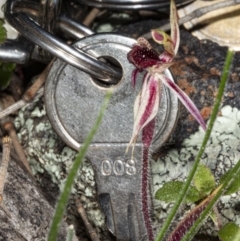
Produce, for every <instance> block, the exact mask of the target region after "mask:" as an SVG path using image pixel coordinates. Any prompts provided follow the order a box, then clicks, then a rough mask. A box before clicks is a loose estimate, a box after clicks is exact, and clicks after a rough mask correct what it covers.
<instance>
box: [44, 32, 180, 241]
mask: <svg viewBox="0 0 240 241" xmlns="http://www.w3.org/2000/svg"><path fill="white" fill-rule="evenodd" d="M134 43H136V41H135V40H133V39H131V38H128V37H124V36H120V35H116V34H96V35H92V36H90V37H86V38H84V39H81V40H80V41H78V42H77V43H75V44H74V47H75V48H77V49H81V50H82V51H85V52H87V53H88V54H90V55H93V56H94V57H97V58H100V57H104V59H105V60H108V61H109V62H110V63H111V64H115V65H116V66H118V67H119V68H121V69H122V78H121V79H120V80H119V82H118V83H117V84H116V85H111V86H110V85H106V84H103V83H102V82H101V81H99V80H96V79H93V78H92V77H91V76H89V75H88V74H86V73H85V72H82V71H80V70H79V69H76V68H74V67H72V66H70V65H68V64H66V63H64V62H63V61H61V60H57V61H55V63H54V64H53V66H52V68H51V70H50V72H49V75H48V78H47V83H46V86H45V103H46V110H47V113H48V116H49V119H50V121H51V123H52V125H53V127H54V129H55V131H56V132H57V133H58V135H59V136H60V137H61V138H62V139H63V140H64V141H65V142H66V144H68V145H69V146H70V147H72V148H74V149H76V150H79V148H81V146H82V143H83V142H84V140H85V138H86V136H87V134H88V133H89V131H90V130H91V128H92V126H93V125H94V122H95V119H96V117H97V116H98V114H99V110H100V107H101V104H102V101H103V98H104V96H105V94H106V91H107V90H108V88H112V89H113V96H112V98H111V100H110V104H109V106H108V108H107V110H106V112H105V115H104V118H103V121H102V123H101V126H100V129H99V131H98V133H97V134H96V136H95V137H94V140H93V143H92V144H91V145H90V147H89V149H88V153H87V156H86V158H87V159H89V160H90V161H91V163H92V165H93V168H94V171H95V178H96V183H97V191H98V197H99V204H100V206H101V208H102V210H103V212H104V213H105V215H106V223H107V227H108V229H109V230H110V231H111V232H112V233H113V234H114V235H115V236H116V238H117V240H124V241H125V240H139V239H144V238H143V237H145V235H146V228H145V225H144V221H143V216H142V212H141V210H142V206H141V205H142V204H141V202H140V199H141V191H140V190H141V170H142V149H143V146H142V143H141V141H140V139H141V138H139V140H138V142H137V144H136V147H135V151H134V158H132V157H131V152H130V153H127V154H126V153H125V152H126V147H127V145H128V142H129V140H130V137H131V133H132V128H133V104H134V100H135V98H136V96H137V94H138V92H139V90H140V88H141V85H142V80H141V79H139V80H138V81H137V86H136V87H135V89H134V88H133V87H132V85H131V72H132V70H133V68H134V67H133V66H132V65H131V64H129V63H128V61H127V57H126V56H127V53H128V52H129V51H130V49H131V47H132V45H133V44H134ZM166 74H167V75H168V77H169V78H172V76H171V74H170V72H169V71H167V72H166ZM177 112H178V101H177V98H176V97H175V95H173V94H172V93H171V91H170V90H168V89H164V91H163V97H162V102H161V106H160V109H159V113H158V116H157V123H156V131H155V139H154V142H153V145H152V148H151V152H153V151H155V150H156V149H157V148H159V147H160V146H161V145H162V144H163V143H164V142H165V141H166V139H167V138H168V136H169V134H170V133H171V130H172V128H173V126H174V124H175V120H176V117H177Z"/></svg>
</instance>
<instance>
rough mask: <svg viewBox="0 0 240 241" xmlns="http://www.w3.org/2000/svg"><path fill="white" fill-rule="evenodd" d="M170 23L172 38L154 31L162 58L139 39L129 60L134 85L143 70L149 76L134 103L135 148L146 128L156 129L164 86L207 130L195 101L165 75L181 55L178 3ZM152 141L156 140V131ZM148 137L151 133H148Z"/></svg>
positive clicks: (173, 4)
mask: <svg viewBox="0 0 240 241" xmlns="http://www.w3.org/2000/svg"><path fill="white" fill-rule="evenodd" d="M170 22H171V36H169V35H168V34H166V33H165V32H163V31H161V30H159V29H153V30H152V38H153V40H154V41H155V42H157V43H159V44H162V45H163V47H164V51H163V53H162V54H160V55H159V54H158V53H157V52H156V51H155V50H154V49H152V47H151V45H150V44H149V42H148V41H147V40H146V39H144V38H139V39H138V40H137V44H135V45H133V48H132V50H131V51H130V52H129V53H128V56H127V57H128V60H129V62H130V63H132V64H133V65H134V66H135V67H136V69H135V70H134V71H133V73H132V82H133V85H135V83H136V78H137V74H138V73H139V72H141V71H143V70H146V74H145V75H144V79H143V86H142V90H141V91H140V93H139V95H138V96H137V98H136V100H135V103H134V126H133V133H132V137H131V140H130V142H129V146H130V145H131V144H135V143H136V140H137V137H138V134H139V133H140V131H142V130H143V129H144V128H152V126H153V125H152V124H150V123H152V122H153V121H154V119H155V117H156V115H157V113H158V109H159V104H160V101H161V96H162V89H163V85H165V86H167V87H168V88H169V89H171V90H172V91H173V92H174V93H175V94H176V95H177V97H178V98H179V100H180V101H181V102H182V103H183V105H184V106H185V107H186V108H187V109H188V111H189V112H190V113H191V114H192V115H193V117H194V118H195V119H196V120H197V121H198V123H199V124H200V125H201V126H202V128H203V129H204V130H206V124H205V122H204V120H203V118H202V116H201V114H200V112H199V110H198V109H197V107H196V106H195V104H194V103H193V102H192V101H191V99H190V98H189V97H188V96H187V95H186V94H185V93H184V92H183V91H182V90H181V89H180V88H179V86H178V85H176V84H175V83H174V82H173V81H172V80H171V79H169V78H168V77H167V76H166V75H165V74H164V71H165V70H166V69H167V68H169V67H170V66H171V65H173V64H174V62H173V59H174V57H175V56H176V54H177V51H178V47H179V42H180V33H179V27H178V16H177V9H176V6H175V3H174V0H171V6H170ZM149 131H150V132H151V133H152V136H151V138H150V139H151V140H152V138H153V131H152V130H149ZM144 133H147V131H146V130H145V131H144ZM144 133H143V135H142V140H143V144H144V145H147V146H149V145H150V142H149V135H148V137H147V139H146V138H145V137H144Z"/></svg>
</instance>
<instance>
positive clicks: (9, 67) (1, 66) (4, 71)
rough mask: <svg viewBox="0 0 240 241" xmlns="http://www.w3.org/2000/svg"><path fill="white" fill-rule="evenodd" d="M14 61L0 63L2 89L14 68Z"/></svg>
mask: <svg viewBox="0 0 240 241" xmlns="http://www.w3.org/2000/svg"><path fill="white" fill-rule="evenodd" d="M15 67H16V64H14V63H0V88H1V89H4V88H6V87H7V86H8V84H9V82H10V78H11V76H12V72H13V70H14V69H15Z"/></svg>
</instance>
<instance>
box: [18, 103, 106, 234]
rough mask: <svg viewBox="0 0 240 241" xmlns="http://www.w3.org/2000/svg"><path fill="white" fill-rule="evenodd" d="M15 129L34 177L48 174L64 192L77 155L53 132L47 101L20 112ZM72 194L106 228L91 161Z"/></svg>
mask: <svg viewBox="0 0 240 241" xmlns="http://www.w3.org/2000/svg"><path fill="white" fill-rule="evenodd" d="M15 126H16V128H17V132H18V137H19V139H20V141H21V143H22V145H23V147H24V149H25V152H26V153H27V158H28V161H29V163H30V166H31V168H32V170H33V173H34V174H35V175H37V174H38V173H43V172H47V173H48V174H49V175H50V176H51V181H52V182H54V183H56V184H57V185H58V187H59V188H60V190H61V189H62V187H63V184H64V182H65V180H66V177H67V174H68V171H69V170H70V168H71V167H72V164H73V161H74V159H75V157H76V154H77V153H76V151H74V150H72V149H71V148H69V147H67V146H66V145H65V144H64V143H63V142H62V141H61V140H60V138H59V137H58V136H57V135H56V133H55V132H54V130H53V129H52V127H51V124H50V122H49V121H48V118H47V116H46V111H45V107H44V103H43V101H42V100H41V101H37V102H34V103H31V104H30V105H28V106H27V107H25V108H23V109H22V110H20V111H19V114H18V116H17V117H16V119H15ZM72 192H73V193H75V194H77V195H78V197H79V199H80V200H81V201H82V203H83V205H84V207H85V208H86V212H87V213H88V215H89V219H90V220H91V221H92V222H93V223H94V224H95V226H97V227H100V228H102V227H104V223H105V221H104V220H105V218H104V216H103V214H102V212H101V211H100V209H99V207H98V203H97V198H96V190H95V181H94V173H93V169H92V166H91V165H90V164H89V163H88V162H87V161H84V162H83V164H82V167H81V169H80V170H79V173H78V177H77V179H76V181H75V185H74V188H73V190H72ZM103 229H105V228H103Z"/></svg>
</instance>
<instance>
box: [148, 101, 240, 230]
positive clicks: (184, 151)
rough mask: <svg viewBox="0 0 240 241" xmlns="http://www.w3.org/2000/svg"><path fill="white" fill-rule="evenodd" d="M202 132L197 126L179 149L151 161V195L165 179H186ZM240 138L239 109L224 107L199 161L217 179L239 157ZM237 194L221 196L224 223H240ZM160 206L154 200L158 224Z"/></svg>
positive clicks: (160, 213) (161, 213)
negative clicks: (230, 221)
mask: <svg viewBox="0 0 240 241" xmlns="http://www.w3.org/2000/svg"><path fill="white" fill-rule="evenodd" d="M204 134H205V133H204V131H203V130H202V128H199V131H197V132H196V133H194V134H192V135H191V136H190V137H189V138H187V139H185V140H184V141H183V143H182V147H181V149H174V148H173V149H170V150H169V151H168V152H167V154H166V155H165V156H164V157H161V158H159V160H158V161H157V162H155V161H152V184H153V188H152V189H153V194H154V193H155V192H156V191H157V190H158V189H159V188H160V187H162V185H163V184H164V183H165V182H168V181H172V180H182V181H183V180H185V179H186V177H187V175H188V173H189V171H190V170H191V168H192V165H193V161H194V158H195V157H196V155H197V153H198V150H199V148H200V145H201V142H202V140H203V138H204ZM239 138H240V111H239V110H238V109H237V108H232V107H231V106H224V107H223V108H222V109H221V112H220V114H219V116H218V117H217V120H216V122H215V124H214V127H213V131H212V134H211V137H210V140H209V142H208V144H207V148H206V150H205V152H204V155H203V157H202V163H204V164H205V165H207V166H208V167H209V168H210V169H211V170H212V172H213V173H214V176H215V179H216V180H217V181H218V180H219V178H220V177H221V176H222V175H223V174H224V173H225V172H226V171H227V170H229V169H230V168H231V167H233V166H234V165H235V164H236V162H237V161H238V160H239V157H240V155H239V154H238V153H239V144H240V140H239ZM236 195H237V198H236ZM239 195H240V192H239V193H237V194H233V195H231V196H224V197H222V198H221V199H220V202H219V204H218V207H219V212H220V214H221V218H222V221H223V223H225V222H227V221H229V220H232V221H234V222H236V223H237V224H238V225H240V222H239V221H240V218H239V217H238V216H239V215H238V214H239V212H237V211H236V210H234V205H235V203H236V200H238V199H239ZM161 205H163V203H162V202H159V201H157V200H154V207H155V213H156V216H157V222H158V224H159V223H162V222H163V219H164V217H165V216H166V213H163V212H162V211H163V210H164V211H166V209H162V208H159V207H161ZM167 211H169V209H168V210H167ZM185 211H186V210H185ZM182 215H184V214H182ZM155 225H157V224H155ZM212 230H214V225H212V226H211V227H210V226H209V228H207V232H208V233H209V234H212Z"/></svg>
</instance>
